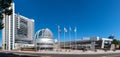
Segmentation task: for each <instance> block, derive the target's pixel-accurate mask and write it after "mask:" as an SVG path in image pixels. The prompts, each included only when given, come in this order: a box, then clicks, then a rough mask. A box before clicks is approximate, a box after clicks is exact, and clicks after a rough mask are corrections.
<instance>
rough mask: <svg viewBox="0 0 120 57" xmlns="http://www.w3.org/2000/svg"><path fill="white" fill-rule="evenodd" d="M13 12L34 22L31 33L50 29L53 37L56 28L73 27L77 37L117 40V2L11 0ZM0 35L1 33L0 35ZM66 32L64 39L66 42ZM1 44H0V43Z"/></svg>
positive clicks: (119, 27) (119, 31)
mask: <svg viewBox="0 0 120 57" xmlns="http://www.w3.org/2000/svg"><path fill="white" fill-rule="evenodd" d="M14 2H15V6H16V7H15V11H16V13H19V14H21V15H23V16H26V17H28V18H32V19H34V20H35V32H36V31H38V30H39V29H42V28H49V29H51V30H52V32H53V34H54V37H55V38H57V25H60V27H61V30H62V32H61V41H63V27H66V28H67V29H69V26H71V28H72V35H71V36H72V40H74V32H73V29H74V27H75V26H76V27H77V33H78V35H77V37H78V39H82V37H90V36H100V37H108V36H109V35H111V34H114V35H115V36H116V39H120V0H14ZM0 34H1V33H0ZM68 39H69V38H68V32H67V33H66V40H68ZM0 42H1V41H0Z"/></svg>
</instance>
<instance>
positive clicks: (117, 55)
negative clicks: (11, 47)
mask: <svg viewBox="0 0 120 57" xmlns="http://www.w3.org/2000/svg"><path fill="white" fill-rule="evenodd" d="M20 54H27V53H19V55H18V54H12V53H0V57H120V53H115V54H40V53H38V54H27V55H20Z"/></svg>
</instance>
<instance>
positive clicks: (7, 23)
mask: <svg viewBox="0 0 120 57" xmlns="http://www.w3.org/2000/svg"><path fill="white" fill-rule="evenodd" d="M14 7H15V6H14V3H12V4H11V8H12V10H13V12H12V15H9V16H8V15H4V17H5V18H4V19H3V23H4V28H3V30H2V49H3V50H14V49H15V47H16V46H15V44H16V43H24V42H26V43H30V42H31V41H32V40H33V37H34V20H33V19H29V18H26V17H24V16H22V15H19V14H15V8H14Z"/></svg>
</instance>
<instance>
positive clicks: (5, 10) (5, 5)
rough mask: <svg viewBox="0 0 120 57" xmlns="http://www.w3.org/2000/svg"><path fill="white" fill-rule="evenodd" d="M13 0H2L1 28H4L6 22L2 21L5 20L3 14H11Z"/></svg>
mask: <svg viewBox="0 0 120 57" xmlns="http://www.w3.org/2000/svg"><path fill="white" fill-rule="evenodd" d="M11 3H12V0H0V30H1V29H3V28H4V24H3V22H2V20H3V18H4V17H3V14H5V15H11V14H12V9H9V7H10V6H11Z"/></svg>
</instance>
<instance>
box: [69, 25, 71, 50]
mask: <svg viewBox="0 0 120 57" xmlns="http://www.w3.org/2000/svg"><path fill="white" fill-rule="evenodd" d="M69 40H70V49H71V27H70V28H69Z"/></svg>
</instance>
